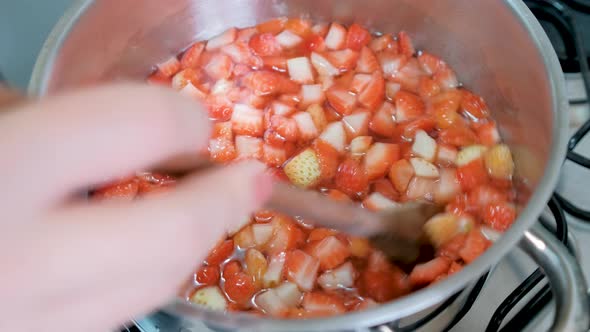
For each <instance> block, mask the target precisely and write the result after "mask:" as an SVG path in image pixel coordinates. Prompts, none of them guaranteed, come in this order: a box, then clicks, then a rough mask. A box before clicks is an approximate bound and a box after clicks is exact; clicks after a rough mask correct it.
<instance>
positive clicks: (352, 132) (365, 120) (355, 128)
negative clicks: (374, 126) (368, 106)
mask: <svg viewBox="0 0 590 332" xmlns="http://www.w3.org/2000/svg"><path fill="white" fill-rule="evenodd" d="M370 119H371V114H370V113H369V112H358V113H354V114H351V115H348V116H345V117H343V118H342V123H344V129H345V130H346V133H347V134H348V138H349V139H353V138H355V137H358V136H365V135H367V133H368V132H369V120H370Z"/></svg>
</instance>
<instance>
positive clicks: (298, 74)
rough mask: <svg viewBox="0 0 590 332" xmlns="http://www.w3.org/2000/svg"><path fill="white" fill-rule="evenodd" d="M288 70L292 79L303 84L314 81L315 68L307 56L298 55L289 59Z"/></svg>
mask: <svg viewBox="0 0 590 332" xmlns="http://www.w3.org/2000/svg"><path fill="white" fill-rule="evenodd" d="M287 70H288V71H289V76H290V77H291V80H293V81H294V82H297V83H301V84H307V83H313V70H312V69H311V63H310V62H309V59H308V58H306V57H298V58H292V59H289V60H287Z"/></svg>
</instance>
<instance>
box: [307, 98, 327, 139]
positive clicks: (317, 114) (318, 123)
mask: <svg viewBox="0 0 590 332" xmlns="http://www.w3.org/2000/svg"><path fill="white" fill-rule="evenodd" d="M305 111H306V112H307V113H309V115H311V118H312V120H313V123H314V124H315V127H316V128H317V129H318V131H320V132H321V131H323V130H324V129H325V128H326V126H327V125H328V120H327V119H326V113H325V112H324V109H323V108H322V106H320V105H317V104H314V105H310V106H309V107H308V108H307V109H306V110H305Z"/></svg>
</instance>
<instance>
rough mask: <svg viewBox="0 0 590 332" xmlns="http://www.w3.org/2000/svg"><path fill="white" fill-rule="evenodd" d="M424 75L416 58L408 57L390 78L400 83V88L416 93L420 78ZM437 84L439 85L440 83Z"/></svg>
mask: <svg viewBox="0 0 590 332" xmlns="http://www.w3.org/2000/svg"><path fill="white" fill-rule="evenodd" d="M424 76H427V74H426V73H425V72H424V71H423V70H422V67H421V66H420V64H419V63H418V60H416V58H410V59H409V60H408V62H407V63H406V65H405V66H403V68H401V69H400V70H399V72H397V73H395V74H394V75H393V76H392V80H393V81H394V82H397V83H400V84H401V87H402V89H404V90H407V91H410V92H414V93H417V92H418V86H419V85H420V79H421V78H422V77H424ZM437 83H438V82H437ZM438 84H439V85H440V83H438Z"/></svg>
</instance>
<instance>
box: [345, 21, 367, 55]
mask: <svg viewBox="0 0 590 332" xmlns="http://www.w3.org/2000/svg"><path fill="white" fill-rule="evenodd" d="M371 39H372V37H371V33H370V32H369V31H368V30H367V29H365V28H364V27H362V26H360V25H359V24H356V23H354V24H352V25H351V26H350V27H349V28H348V34H347V35H346V47H347V48H350V49H352V50H355V51H360V50H361V48H363V47H365V46H367V45H368V44H369V42H371Z"/></svg>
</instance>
